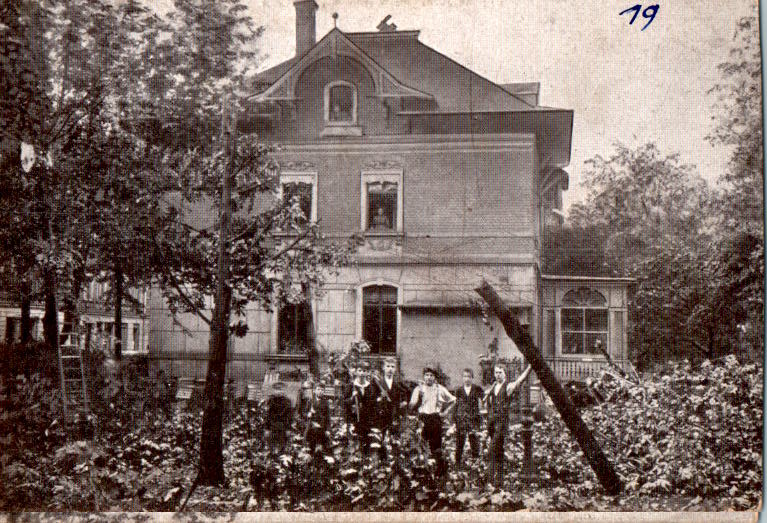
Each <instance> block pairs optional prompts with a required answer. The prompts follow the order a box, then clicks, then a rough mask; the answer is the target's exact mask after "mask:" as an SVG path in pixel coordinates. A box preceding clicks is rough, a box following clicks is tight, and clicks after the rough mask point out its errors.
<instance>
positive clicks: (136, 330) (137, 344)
mask: <svg viewBox="0 0 767 523" xmlns="http://www.w3.org/2000/svg"><path fill="white" fill-rule="evenodd" d="M133 350H134V351H135V352H139V351H141V325H139V324H138V323H134V324H133Z"/></svg>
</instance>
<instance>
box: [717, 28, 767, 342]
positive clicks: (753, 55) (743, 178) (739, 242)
mask: <svg viewBox="0 0 767 523" xmlns="http://www.w3.org/2000/svg"><path fill="white" fill-rule="evenodd" d="M760 50H761V48H760V39H759V21H758V20H757V18H756V16H749V17H744V18H742V19H741V20H739V21H738V24H737V26H736V29H735V33H734V38H733V45H732V48H731V49H730V58H729V60H727V61H725V62H723V63H721V64H719V66H718V69H719V71H720V73H721V74H722V80H721V81H720V82H719V83H717V84H716V85H715V86H714V87H713V88H712V89H711V92H712V93H714V94H716V95H717V102H716V104H715V107H714V108H715V110H716V113H715V115H714V116H713V121H714V129H713V131H712V133H711V134H710V135H709V136H708V140H709V141H710V143H712V144H713V145H718V146H724V147H727V148H728V149H729V150H730V160H729V163H728V165H727V169H726V171H725V172H724V173H723V176H722V177H721V179H722V184H721V190H720V193H719V195H718V198H717V200H716V202H715V203H716V211H715V212H716V215H717V216H718V218H719V219H718V222H717V227H718V235H719V237H720V238H721V241H720V242H719V244H718V249H717V250H716V251H718V254H717V255H716V256H714V257H713V259H712V260H711V266H712V272H713V273H714V274H715V276H716V278H717V279H718V280H719V281H720V282H721V288H720V291H719V293H718V297H719V298H720V299H721V300H722V301H728V302H731V303H734V304H735V305H736V306H737V309H738V311H739V313H740V315H739V318H738V324H739V326H740V327H742V329H743V330H744V331H745V332H746V333H747V334H748V337H749V338H751V342H752V343H751V344H752V345H753V347H754V348H759V349H760V348H761V347H762V346H763V343H762V342H763V338H764V335H763V332H764V147H763V141H764V130H763V128H762V61H761V52H760ZM759 352H761V350H759Z"/></svg>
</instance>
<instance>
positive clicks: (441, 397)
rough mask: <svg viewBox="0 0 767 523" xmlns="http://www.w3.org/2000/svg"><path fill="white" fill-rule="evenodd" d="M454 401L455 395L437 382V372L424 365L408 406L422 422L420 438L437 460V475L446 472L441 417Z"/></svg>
mask: <svg viewBox="0 0 767 523" xmlns="http://www.w3.org/2000/svg"><path fill="white" fill-rule="evenodd" d="M453 403H455V396H453V395H452V394H450V392H449V391H448V390H447V389H446V388H445V387H443V386H442V385H440V384H439V383H437V373H436V371H435V370H434V369H432V368H431V367H424V369H423V382H422V383H420V384H419V385H418V386H417V387H416V388H415V389H414V390H413V395H412V396H411V397H410V408H411V409H415V408H416V407H417V408H418V417H419V418H420V419H421V422H422V423H423V429H422V430H421V438H423V439H424V440H425V441H426V442H427V443H428V444H429V452H431V456H432V458H434V460H435V461H436V462H437V475H438V476H442V475H444V474H445V472H447V467H446V466H445V458H444V457H443V456H442V417H443V416H444V415H446V414H447V412H448V411H449V410H450V407H451V406H452V405H453Z"/></svg>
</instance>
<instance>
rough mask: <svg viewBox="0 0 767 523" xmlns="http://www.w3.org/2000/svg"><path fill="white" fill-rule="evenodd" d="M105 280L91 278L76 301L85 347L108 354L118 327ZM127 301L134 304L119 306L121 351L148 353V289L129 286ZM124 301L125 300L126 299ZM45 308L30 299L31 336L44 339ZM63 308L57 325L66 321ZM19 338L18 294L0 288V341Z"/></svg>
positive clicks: (61, 326) (123, 352)
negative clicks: (120, 310)
mask: <svg viewBox="0 0 767 523" xmlns="http://www.w3.org/2000/svg"><path fill="white" fill-rule="evenodd" d="M108 292H109V288H108V284H107V283H102V282H98V281H96V279H95V278H94V279H92V280H91V281H90V282H88V284H87V285H86V286H85V288H84V289H83V291H82V293H81V296H80V301H79V304H78V306H79V308H80V310H79V313H80V334H81V339H82V343H83V344H84V348H85V347H87V348H95V347H99V348H101V349H103V350H105V351H106V352H107V353H108V354H109V353H112V351H113V349H114V344H115V340H116V335H117V330H116V329H115V325H114V305H112V304H111V303H110V302H109V300H107V294H108ZM126 292H127V293H128V294H129V295H130V301H131V302H133V303H135V304H137V305H138V307H134V306H133V305H126V306H124V307H123V310H122V325H121V330H122V354H123V355H124V356H126V357H133V356H147V355H148V354H149V350H148V347H149V316H148V314H147V302H148V296H149V291H148V289H146V288H141V289H135V288H131V289H128V290H127V291H126ZM125 301H128V300H127V299H126V300H125ZM44 314H45V309H44V306H43V303H42V302H40V301H33V302H32V303H31V307H30V320H31V322H32V323H31V333H30V334H31V335H32V339H35V340H42V339H43V316H44ZM64 318H65V315H64V313H63V312H59V315H58V322H59V328H60V329H62V328H63V323H64V321H65V319H64ZM20 339H21V309H20V308H19V298H18V296H15V295H14V293H11V292H5V291H0V342H4V343H7V344H12V343H16V342H18V341H20Z"/></svg>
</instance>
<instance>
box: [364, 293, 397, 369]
mask: <svg viewBox="0 0 767 523" xmlns="http://www.w3.org/2000/svg"><path fill="white" fill-rule="evenodd" d="M362 337H363V339H364V340H365V341H367V342H368V344H369V345H370V353H371V354H394V353H395V352H396V351H397V288H396V287H392V286H389V285H370V286H368V287H365V288H363V289H362Z"/></svg>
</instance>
